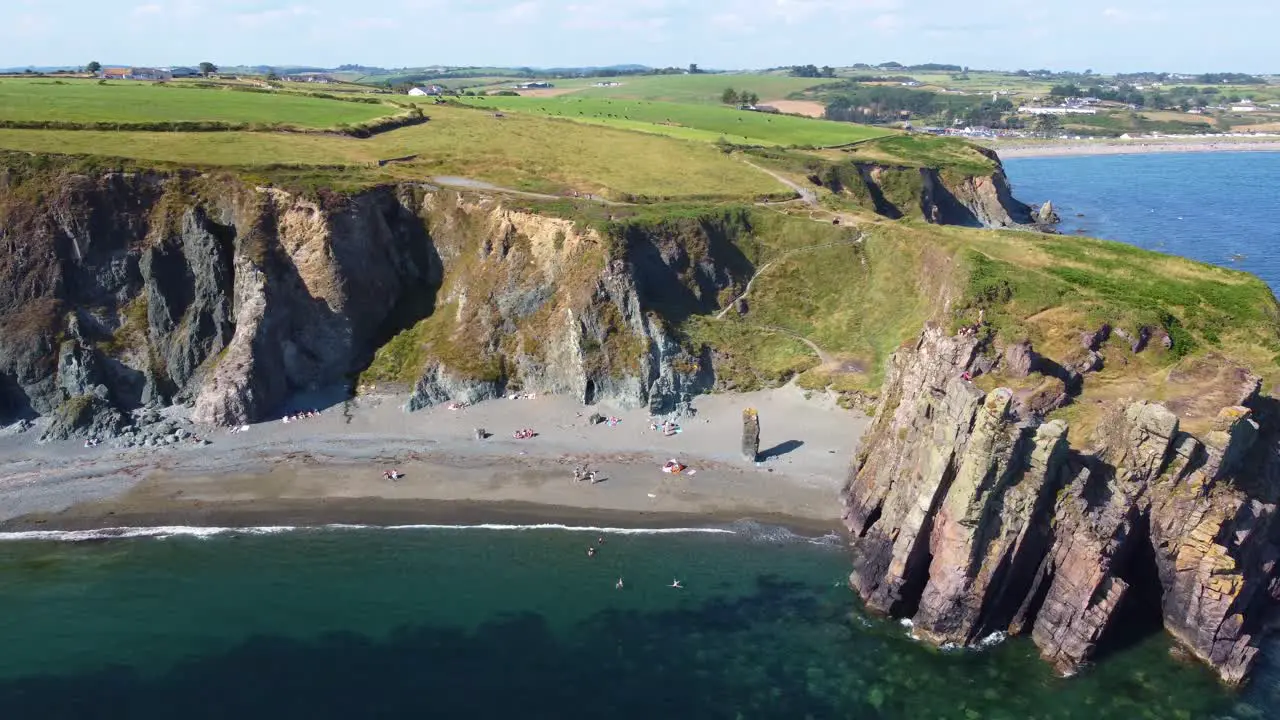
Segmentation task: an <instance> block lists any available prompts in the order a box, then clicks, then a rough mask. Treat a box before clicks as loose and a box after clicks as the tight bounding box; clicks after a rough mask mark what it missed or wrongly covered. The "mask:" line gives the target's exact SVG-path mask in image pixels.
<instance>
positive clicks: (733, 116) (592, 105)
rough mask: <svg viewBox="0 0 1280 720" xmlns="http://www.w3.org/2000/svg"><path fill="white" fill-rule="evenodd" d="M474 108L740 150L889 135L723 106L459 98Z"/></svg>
mask: <svg viewBox="0 0 1280 720" xmlns="http://www.w3.org/2000/svg"><path fill="white" fill-rule="evenodd" d="M463 100H464V101H465V102H467V103H469V104H471V105H474V106H477V107H484V108H488V109H491V110H500V111H502V112H511V113H523V114H537V115H545V116H550V117H556V118H563V119H567V120H581V121H583V122H587V123H594V124H604V125H611V126H614V127H625V128H627V129H631V130H644V131H646V132H655V133H660V134H671V133H672V131H671V129H673V128H674V129H677V130H679V131H688V130H693V131H698V134H697V135H689V134H686V135H685V137H692V138H696V139H703V140H710V141H717V140H720V139H721V138H723V139H724V140H725V141H726V142H729V143H733V144H739V145H785V146H794V145H799V146H812V147H830V146H839V145H849V144H852V143H857V142H861V141H863V140H868V139H871V138H876V137H884V136H886V135H890V134H892V133H893V131H891V130H886V129H883V128H874V127H870V126H866V125H856V124H853V123H840V122H833V121H828V120H816V119H813V118H803V117H794V116H790V115H774V114H770V113H761V112H754V111H751V110H738V109H737V108H731V107H725V106H723V105H694V104H688V103H669V102H655V101H647V100H630V99H619V100H613V99H608V98H595V97H579V95H578V94H573V95H565V96H560V97H552V98H538V97H508V96H488V97H476V98H463Z"/></svg>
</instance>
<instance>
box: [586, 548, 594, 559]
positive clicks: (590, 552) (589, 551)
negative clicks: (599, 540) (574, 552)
mask: <svg viewBox="0 0 1280 720" xmlns="http://www.w3.org/2000/svg"><path fill="white" fill-rule="evenodd" d="M595 556H596V549H595V548H593V547H589V548H587V557H595Z"/></svg>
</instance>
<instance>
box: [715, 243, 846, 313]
mask: <svg viewBox="0 0 1280 720" xmlns="http://www.w3.org/2000/svg"><path fill="white" fill-rule="evenodd" d="M862 238H863V236H862V235H858V237H856V238H853V239H852V240H837V241H836V242H829V243H819V244H817V245H805V246H804V247H798V248H792V249H790V250H788V251H786V252H784V253H782V254H781V255H779V256H778V257H776V258H774V259H772V260H770V261H769V262H767V263H765V264H764V265H761V266H760V268H759V269H758V270H756V272H755V274H754V275H752V276H751V279H750V280H748V281H747V286H746V287H745V288H743V289H742V293H741V294H739V295H738V296H737V297H735V298H734V299H732V300H730V301H729V302H727V303H725V306H724V309H722V310H721V311H720V312H718V313H716V319H717V320H723V319H724V316H725V315H728V314H729V311H730V310H732V309H733V306H734V305H737V304H738V301H739V300H742V299H744V298H746V297H747V295H748V294H750V293H751V287H752V285H754V284H755V282H756V278H758V277H760V276H761V275H763V274H764V272H765V271H766V270H768V269H769V268H771V267H773V266H774V265H776V264H777V263H779V262H781V261H782V260H786V259H787V258H788V257H790V256H792V255H795V254H797V253H802V252H807V251H809V250H821V249H822V248H829V247H838V246H841V245H858V244H859V243H861V242H862Z"/></svg>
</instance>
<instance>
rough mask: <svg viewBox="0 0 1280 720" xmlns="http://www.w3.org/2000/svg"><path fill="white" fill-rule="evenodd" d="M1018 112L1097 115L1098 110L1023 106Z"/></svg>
mask: <svg viewBox="0 0 1280 720" xmlns="http://www.w3.org/2000/svg"><path fill="white" fill-rule="evenodd" d="M1018 112H1020V113H1027V114H1028V115H1097V114H1098V109H1097V108H1091V107H1029V106H1027V105H1023V106H1022V107H1020V108H1018Z"/></svg>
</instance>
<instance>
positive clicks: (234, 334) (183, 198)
mask: <svg viewBox="0 0 1280 720" xmlns="http://www.w3.org/2000/svg"><path fill="white" fill-rule="evenodd" d="M2 179H3V182H2V183H0V244H2V246H3V247H2V249H3V252H2V253H0V424H7V423H9V422H13V421H14V420H19V419H30V418H33V417H36V416H39V415H48V416H52V417H54V418H55V421H56V422H54V423H53V425H52V426H51V428H50V431H49V433H48V434H47V437H49V438H50V439H61V438H66V437H70V436H74V435H85V436H101V435H110V434H112V433H113V432H116V431H117V430H118V429H120V427H121V426H122V425H127V423H128V420H127V416H128V415H129V414H130V413H135V414H136V412H137V411H139V410H141V409H143V408H161V407H164V406H167V405H170V404H185V405H187V406H188V407H189V408H190V415H191V417H192V419H194V420H195V421H197V422H199V423H203V424H212V425H238V424H242V423H247V422H254V421H257V420H261V419H264V418H267V417H270V416H271V415H272V413H274V412H277V411H279V410H280V409H281V406H282V404H285V403H287V402H289V400H290V398H293V397H295V396H297V395H299V394H305V393H309V392H313V391H318V390H322V389H326V388H330V387H334V386H341V385H349V384H350V383H351V382H352V379H353V378H354V377H355V376H356V375H357V374H358V373H360V372H362V371H364V370H365V368H367V367H368V366H369V364H370V362H371V361H374V360H375V359H377V360H382V359H383V358H375V354H376V353H377V352H378V351H379V349H380V348H384V347H385V346H387V344H388V343H389V341H392V340H393V339H396V338H402V339H403V342H401V343H400V344H399V345H397V346H396V347H395V348H394V350H395V352H400V353H401V355H402V357H396V358H393V359H392V361H388V362H387V363H383V364H384V365H387V366H389V367H390V368H391V370H390V371H389V374H390V375H392V376H394V379H395V380H397V381H400V382H406V383H407V384H409V385H410V386H411V387H412V388H413V389H414V393H413V398H412V400H411V402H410V408H411V409H416V408H419V407H425V406H428V405H432V404H435V403H439V402H444V401H446V400H449V399H460V400H475V399H479V398H482V397H490V396H493V395H496V394H499V393H501V392H504V391H505V390H506V389H507V388H508V387H520V388H522V389H526V390H532V391H541V392H555V393H566V394H571V395H573V396H575V397H578V398H579V399H581V400H582V401H583V402H588V403H591V402H597V401H601V400H610V401H614V402H616V403H618V404H620V405H623V406H631V407H634V406H642V405H648V406H649V407H650V408H651V409H652V410H653V411H654V412H659V413H667V412H672V411H674V410H676V409H678V408H679V407H680V406H681V405H682V403H685V402H687V400H688V399H689V398H690V397H691V396H692V395H693V394H696V393H698V392H703V391H705V390H706V389H709V388H710V387H711V385H712V384H713V383H714V377H713V376H712V375H711V362H710V358H708V357H700V356H696V355H691V354H690V353H689V352H688V351H687V350H686V349H685V348H683V347H682V346H681V345H680V343H679V342H677V339H676V337H675V336H674V333H673V332H672V331H671V330H670V328H669V325H668V323H669V320H668V318H670V317H672V316H680V317H683V316H687V315H689V314H693V313H706V312H709V311H711V310H714V309H717V308H718V302H719V299H720V297H721V294H722V292H721V291H724V295H725V296H732V295H733V294H734V292H735V291H736V292H740V290H741V287H742V286H744V284H745V282H746V278H748V277H750V274H751V272H752V270H753V269H752V268H751V267H750V264H749V263H745V261H744V260H743V259H742V258H741V254H740V253H738V252H737V251H736V248H734V247H733V240H732V237H730V233H729V231H728V230H726V229H724V228H720V227H718V226H717V224H716V223H717V220H716V219H715V218H712V219H702V220H699V221H691V223H690V225H691V228H692V229H690V228H677V229H678V230H682V231H687V233H686V234H688V233H692V234H693V235H697V237H692V235H690V236H689V237H685V236H678V235H677V234H676V233H675V232H674V230H676V229H671V228H661V227H659V228H653V229H652V232H649V231H646V229H645V228H638V229H637V228H631V230H629V231H628V234H627V235H626V236H625V237H606V236H604V235H602V234H601V233H600V232H597V231H595V230H584V229H581V228H580V227H579V226H578V225H577V224H575V223H574V222H571V221H569V220H563V219H558V218H549V217H544V216H539V215H536V214H533V213H529V212H521V211H515V210H512V209H510V208H508V207H506V206H504V205H503V203H501V202H499V201H497V200H494V199H485V198H483V197H463V196H461V195H458V194H456V193H453V192H450V191H445V190H440V189H438V188H432V187H428V186H417V185H408V184H406V185H400V186H387V187H380V188H373V189H370V190H366V191H362V192H359V193H354V194H338V193H331V192H327V191H320V192H319V193H318V195H313V196H309V197H304V196H301V195H296V194H290V193H287V192H284V191H281V190H278V189H272V188H260V187H252V186H248V185H245V184H244V183H242V182H241V181H239V180H237V179H235V178H230V177H211V176H206V175H197V174H190V173H161V172H106V173H102V174H98V175H93V174H63V175H58V174H48V175H44V174H41V173H40V172H32V173H30V174H28V175H22V174H20V173H9V174H6V175H4V177H3V178H2ZM730 220H732V221H733V222H739V224H741V222H744V221H740V220H734V219H730ZM725 222H728V223H729V224H732V222H730V221H729V220H726V221H725ZM735 227H736V226H735ZM668 231H671V232H668ZM695 246H696V247H695ZM691 248H693V249H691ZM405 333H410V334H411V335H412V336H409V335H405ZM402 336H403V337H402ZM392 354H394V352H393V353H392Z"/></svg>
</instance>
